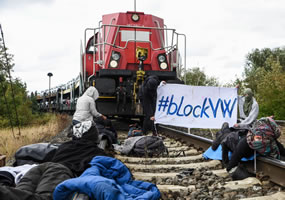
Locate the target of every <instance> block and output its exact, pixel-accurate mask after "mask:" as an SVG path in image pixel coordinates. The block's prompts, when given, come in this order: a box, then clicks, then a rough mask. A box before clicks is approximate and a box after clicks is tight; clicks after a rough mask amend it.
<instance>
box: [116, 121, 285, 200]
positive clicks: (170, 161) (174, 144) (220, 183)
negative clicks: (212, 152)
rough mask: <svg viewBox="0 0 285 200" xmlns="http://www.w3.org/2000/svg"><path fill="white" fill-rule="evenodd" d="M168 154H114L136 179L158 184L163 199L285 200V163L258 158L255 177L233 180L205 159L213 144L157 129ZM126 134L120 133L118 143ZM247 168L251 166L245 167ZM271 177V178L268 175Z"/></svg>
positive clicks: (195, 137) (202, 139) (188, 135)
mask: <svg viewBox="0 0 285 200" xmlns="http://www.w3.org/2000/svg"><path fill="white" fill-rule="evenodd" d="M159 132H160V133H161V134H163V137H165V139H164V144H165V145H166V146H167V148H168V151H169V154H168V155H167V154H165V155H162V156H161V157H158V158H157V157H155V158H150V157H143V158H142V157H129V156H124V155H120V154H119V153H118V152H116V154H115V157H116V158H118V159H119V160H121V161H122V162H123V163H124V164H125V165H126V166H127V167H128V168H129V169H130V170H131V172H132V174H133V176H134V178H135V179H137V180H143V181H148V182H152V183H154V184H156V185H157V187H158V188H159V190H160V191H161V194H162V199H168V200H172V199H173V200H174V199H177V200H180V199H181V200H182V199H215V200H218V199H246V198H253V199H255V198H257V197H260V198H264V199H285V188H284V185H285V182H284V181H285V180H284V179H285V177H284V176H285V175H284V174H285V173H284V170H285V167H284V166H285V165H284V162H278V160H271V159H268V158H258V159H257V175H258V177H257V178H256V177H249V178H247V179H244V180H242V181H232V179H231V178H230V177H229V175H228V173H227V172H226V171H225V169H222V167H221V163H220V161H217V160H205V159H204V158H203V157H202V153H203V152H204V150H205V149H207V148H208V147H210V145H211V143H212V141H211V140H210V139H207V138H203V137H200V136H195V135H190V134H188V133H185V132H183V131H178V130H175V129H173V128H168V127H165V126H159ZM126 138H127V131H120V132H119V140H120V141H124V139H126ZM246 166H247V167H248V168H249V169H250V168H252V166H253V164H252V163H249V164H247V165H246ZM268 175H270V176H268Z"/></svg>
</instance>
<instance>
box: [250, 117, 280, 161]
mask: <svg viewBox="0 0 285 200" xmlns="http://www.w3.org/2000/svg"><path fill="white" fill-rule="evenodd" d="M280 135H281V131H280V128H279V126H278V125H277V123H276V122H275V121H274V120H273V119H272V118H270V117H263V118H261V119H259V120H257V121H256V122H255V123H254V124H253V126H252V128H251V130H250V131H249V132H248V134H247V143H248V145H249V147H250V148H252V149H254V150H256V151H257V152H258V153H259V154H261V155H264V156H271V157H273V158H278V159H279V158H280V152H279V149H278V146H277V144H276V140H277V138H279V137H280Z"/></svg>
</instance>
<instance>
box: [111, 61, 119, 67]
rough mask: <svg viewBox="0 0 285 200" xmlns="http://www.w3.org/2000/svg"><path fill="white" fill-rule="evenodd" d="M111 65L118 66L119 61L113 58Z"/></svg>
mask: <svg viewBox="0 0 285 200" xmlns="http://www.w3.org/2000/svg"><path fill="white" fill-rule="evenodd" d="M110 67H112V68H116V67H118V62H117V61H115V60H112V61H111V62H110Z"/></svg>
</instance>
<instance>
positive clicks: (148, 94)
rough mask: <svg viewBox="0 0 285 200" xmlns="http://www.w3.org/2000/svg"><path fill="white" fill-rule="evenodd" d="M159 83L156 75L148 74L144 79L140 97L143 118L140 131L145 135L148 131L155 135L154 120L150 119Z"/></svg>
mask: <svg viewBox="0 0 285 200" xmlns="http://www.w3.org/2000/svg"><path fill="white" fill-rule="evenodd" d="M158 85H159V79H158V77H157V76H155V75H153V76H149V77H147V78H146V79H145V81H144V83H143V86H142V89H141V94H140V98H141V101H142V104H143V112H144V115H145V116H144V120H143V127H142V131H143V134H144V135H146V134H147V132H148V131H152V132H153V135H156V132H155V128H154V120H153V119H151V118H152V117H153V116H154V113H155V107H156V96H157V92H156V90H157V87H158Z"/></svg>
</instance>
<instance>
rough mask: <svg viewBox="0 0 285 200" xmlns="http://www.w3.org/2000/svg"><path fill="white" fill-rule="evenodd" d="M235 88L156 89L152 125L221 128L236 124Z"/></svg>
mask: <svg viewBox="0 0 285 200" xmlns="http://www.w3.org/2000/svg"><path fill="white" fill-rule="evenodd" d="M237 107H238V100H237V88H220V87H205V86H188V85H181V84H166V85H163V86H161V87H159V88H158V89H157V102H156V111H155V123H159V124H166V125H173V126H181V127H188V128H221V127H222V124H223V123H224V122H228V123H229V125H230V126H233V125H234V124H235V123H236V121H237Z"/></svg>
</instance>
